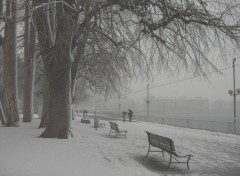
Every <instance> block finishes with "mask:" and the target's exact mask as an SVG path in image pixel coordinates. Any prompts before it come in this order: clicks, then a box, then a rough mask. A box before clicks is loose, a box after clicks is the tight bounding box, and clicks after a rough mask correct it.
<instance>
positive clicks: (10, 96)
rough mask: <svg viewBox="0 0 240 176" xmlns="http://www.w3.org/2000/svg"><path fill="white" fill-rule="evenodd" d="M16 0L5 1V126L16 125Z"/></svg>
mask: <svg viewBox="0 0 240 176" xmlns="http://www.w3.org/2000/svg"><path fill="white" fill-rule="evenodd" d="M16 3H17V2H16V0H9V1H6V16H10V17H11V19H6V23H5V29H4V37H5V42H4V46H3V53H4V93H3V95H4V105H5V106H4V107H5V113H6V114H5V116H6V125H7V126H18V121H19V110H18V94H17V55H16V53H17V52H16V23H15V21H16V19H17V18H16V16H17V15H16Z"/></svg>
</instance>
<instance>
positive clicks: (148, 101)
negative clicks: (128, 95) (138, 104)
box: [145, 84, 150, 122]
mask: <svg viewBox="0 0 240 176" xmlns="http://www.w3.org/2000/svg"><path fill="white" fill-rule="evenodd" d="M146 102H147V117H146V119H145V121H146V122H147V119H148V116H149V103H150V100H149V84H148V85H147V101H146Z"/></svg>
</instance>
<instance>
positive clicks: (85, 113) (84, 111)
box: [83, 109, 88, 119]
mask: <svg viewBox="0 0 240 176" xmlns="http://www.w3.org/2000/svg"><path fill="white" fill-rule="evenodd" d="M87 114H88V111H87V110H86V109H84V110H83V118H84V119H85V117H86V116H87Z"/></svg>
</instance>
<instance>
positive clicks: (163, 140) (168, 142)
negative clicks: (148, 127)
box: [146, 131, 175, 154]
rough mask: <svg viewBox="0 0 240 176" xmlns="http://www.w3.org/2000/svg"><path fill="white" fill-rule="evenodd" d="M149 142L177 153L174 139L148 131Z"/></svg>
mask: <svg viewBox="0 0 240 176" xmlns="http://www.w3.org/2000/svg"><path fill="white" fill-rule="evenodd" d="M146 133H147V135H148V141H149V143H150V144H151V145H152V146H154V147H158V148H161V149H162V150H164V151H166V152H169V153H172V154H175V146H174V143H173V140H172V139H170V138H167V137H163V136H159V135H156V134H153V133H150V132H147V131H146Z"/></svg>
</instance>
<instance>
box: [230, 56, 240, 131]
mask: <svg viewBox="0 0 240 176" xmlns="http://www.w3.org/2000/svg"><path fill="white" fill-rule="evenodd" d="M235 61H236V58H234V59H233V90H228V93H229V94H230V95H231V96H233V117H234V121H233V125H234V126H233V130H234V134H236V95H239V94H240V89H237V90H236V87H235V84H236V82H235Z"/></svg>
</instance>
